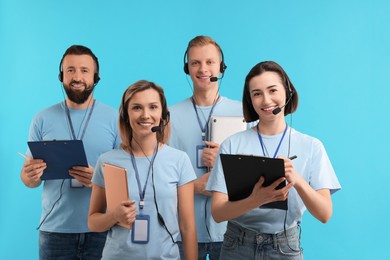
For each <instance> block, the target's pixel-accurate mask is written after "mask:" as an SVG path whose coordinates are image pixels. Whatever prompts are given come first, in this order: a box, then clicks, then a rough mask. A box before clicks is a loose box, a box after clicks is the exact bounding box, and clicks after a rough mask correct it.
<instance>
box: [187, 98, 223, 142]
mask: <svg viewBox="0 0 390 260" xmlns="http://www.w3.org/2000/svg"><path fill="white" fill-rule="evenodd" d="M218 99H219V95H218V97H217V98H216V100H215V102H214V103H213V106H212V107H211V111H210V114H209V117H208V118H207V121H206V123H205V125H204V126H202V122H201V121H200V117H199V113H198V109H197V108H196V104H195V100H194V97H191V102H192V106H193V107H194V110H195V113H196V118H197V119H198V124H199V128H200V131H202V141H205V140H206V133H207V126H208V124H209V122H210V118H211V116H212V115H213V111H214V107H215V105H216V104H217V102H218Z"/></svg>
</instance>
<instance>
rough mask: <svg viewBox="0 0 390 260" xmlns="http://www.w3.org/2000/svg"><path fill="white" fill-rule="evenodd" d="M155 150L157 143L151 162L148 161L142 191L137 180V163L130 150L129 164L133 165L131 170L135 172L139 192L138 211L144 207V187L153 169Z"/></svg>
mask: <svg viewBox="0 0 390 260" xmlns="http://www.w3.org/2000/svg"><path fill="white" fill-rule="evenodd" d="M157 150H158V142H157V144H156V148H155V149H154V152H153V157H152V160H151V161H149V162H150V164H149V170H148V175H147V176H146V181H145V185H144V188H143V189H142V188H141V181H140V179H139V173H138V168H137V162H136V160H135V157H134V154H133V151H132V150H131V149H130V157H131V162H132V164H133V169H134V172H135V178H136V179H137V184H138V192H139V198H140V201H139V208H140V209H143V208H144V205H145V192H146V185H147V184H148V180H149V174H150V169H152V167H153V163H154V159H155V158H156V155H157ZM146 158H147V157H146ZM147 159H148V158H147Z"/></svg>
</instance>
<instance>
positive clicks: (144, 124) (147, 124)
mask: <svg viewBox="0 0 390 260" xmlns="http://www.w3.org/2000/svg"><path fill="white" fill-rule="evenodd" d="M139 124H140V125H142V126H150V125H152V123H139Z"/></svg>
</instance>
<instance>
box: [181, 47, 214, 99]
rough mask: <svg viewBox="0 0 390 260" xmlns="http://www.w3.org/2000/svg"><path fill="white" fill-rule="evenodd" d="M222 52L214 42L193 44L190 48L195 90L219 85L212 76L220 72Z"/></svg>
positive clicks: (190, 68)
mask: <svg viewBox="0 0 390 260" xmlns="http://www.w3.org/2000/svg"><path fill="white" fill-rule="evenodd" d="M220 63H221V58H220V52H219V50H218V48H217V47H216V46H215V45H213V44H206V45H203V46H193V47H191V48H190V49H189V50H188V69H189V72H190V76H191V79H192V82H193V84H194V89H195V90H199V91H202V90H208V89H210V88H212V87H217V85H218V84H217V82H211V81H210V77H218V75H219V74H220Z"/></svg>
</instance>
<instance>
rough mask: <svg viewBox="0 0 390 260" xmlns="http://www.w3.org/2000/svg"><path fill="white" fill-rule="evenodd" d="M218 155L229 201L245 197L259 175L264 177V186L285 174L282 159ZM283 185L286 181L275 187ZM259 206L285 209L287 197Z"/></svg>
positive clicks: (250, 191) (249, 192)
mask: <svg viewBox="0 0 390 260" xmlns="http://www.w3.org/2000/svg"><path fill="white" fill-rule="evenodd" d="M220 157H221V162H222V168H223V173H224V175H225V182H226V188H227V191H228V196H229V201H237V200H241V199H245V198H247V197H248V196H249V195H250V194H251V193H252V190H253V187H254V186H255V184H256V183H257V182H258V181H259V179H260V177H261V176H263V177H264V179H265V180H264V184H263V185H264V186H268V185H270V184H272V183H273V182H274V181H276V180H277V179H279V178H281V177H284V176H285V174H284V161H283V159H277V158H268V157H260V156H252V155H238V154H220ZM285 186H286V182H282V183H281V184H279V185H278V187H276V189H280V188H283V187H285ZM261 208H275V209H284V210H287V199H286V200H285V201H275V202H271V203H268V204H265V205H263V206H261Z"/></svg>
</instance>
